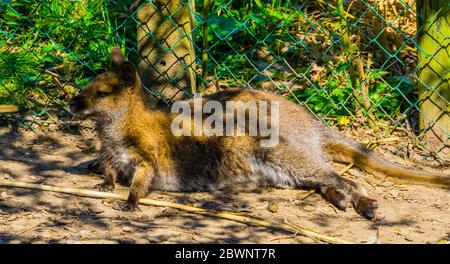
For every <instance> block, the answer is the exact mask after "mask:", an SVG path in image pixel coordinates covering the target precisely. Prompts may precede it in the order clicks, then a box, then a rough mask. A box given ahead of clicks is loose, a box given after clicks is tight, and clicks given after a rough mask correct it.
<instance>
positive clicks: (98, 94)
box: [97, 91, 109, 97]
mask: <svg viewBox="0 0 450 264" xmlns="http://www.w3.org/2000/svg"><path fill="white" fill-rule="evenodd" d="M108 95H109V93H105V92H101V91H97V97H106V96H108Z"/></svg>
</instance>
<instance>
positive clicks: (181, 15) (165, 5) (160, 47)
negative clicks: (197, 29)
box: [136, 0, 196, 101]
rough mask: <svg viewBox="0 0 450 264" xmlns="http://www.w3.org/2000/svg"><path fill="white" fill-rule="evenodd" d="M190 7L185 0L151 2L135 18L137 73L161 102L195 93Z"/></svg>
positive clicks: (140, 9)
mask: <svg viewBox="0 0 450 264" xmlns="http://www.w3.org/2000/svg"><path fill="white" fill-rule="evenodd" d="M189 1H194V0H189ZM192 7H193V5H191V4H190V2H189V3H188V0H185V1H182V0H153V1H147V2H146V3H145V4H143V5H142V6H141V7H140V8H139V10H138V11H137V14H136V17H137V19H138V20H139V22H138V25H137V47H138V53H139V56H140V58H139V62H138V71H139V74H140V75H141V77H142V82H143V84H144V86H145V87H146V88H147V89H149V90H151V91H152V92H153V93H156V94H160V95H161V97H162V98H163V99H164V100H165V101H173V100H177V99H180V98H182V97H184V96H185V95H186V93H193V92H196V80H195V72H194V69H193V67H194V65H193V62H194V60H195V53H194V45H193V43H192V41H191V39H192V28H193V23H194V21H193V20H192V16H191V12H190V8H192Z"/></svg>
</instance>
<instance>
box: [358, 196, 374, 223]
mask: <svg viewBox="0 0 450 264" xmlns="http://www.w3.org/2000/svg"><path fill="white" fill-rule="evenodd" d="M353 205H354V207H355V210H356V211H357V212H358V214H360V215H362V216H364V217H365V218H367V219H372V218H374V217H375V211H376V210H377V208H378V203H377V201H376V200H374V199H370V198H369V197H364V196H361V197H359V198H358V199H357V201H354V202H353Z"/></svg>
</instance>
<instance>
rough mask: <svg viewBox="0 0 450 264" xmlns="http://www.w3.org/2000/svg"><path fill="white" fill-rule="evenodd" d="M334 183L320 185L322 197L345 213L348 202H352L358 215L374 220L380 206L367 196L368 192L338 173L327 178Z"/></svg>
mask: <svg viewBox="0 0 450 264" xmlns="http://www.w3.org/2000/svg"><path fill="white" fill-rule="evenodd" d="M326 177H328V178H330V180H331V181H332V182H333V183H331V184H325V185H323V184H322V185H320V187H319V189H320V191H321V193H322V195H323V196H324V197H325V198H326V199H327V200H328V201H330V202H331V203H332V204H333V205H335V206H336V207H338V208H339V209H341V210H344V211H345V208H346V207H347V205H348V201H351V202H352V204H353V207H354V208H355V210H356V212H358V214H360V215H362V216H364V217H365V218H368V219H372V218H373V217H374V216H375V211H376V209H377V208H378V204H377V202H376V201H375V200H374V199H371V198H369V197H368V196H367V192H366V190H365V189H364V188H363V187H361V186H358V185H357V184H356V183H355V182H353V181H351V180H348V179H345V178H342V177H341V176H340V175H338V174H337V173H336V172H334V171H333V172H331V173H330V174H328V176H326Z"/></svg>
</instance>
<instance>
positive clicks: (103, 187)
mask: <svg viewBox="0 0 450 264" xmlns="http://www.w3.org/2000/svg"><path fill="white" fill-rule="evenodd" d="M94 188H95V189H97V190H99V191H101V192H114V188H115V186H114V185H113V184H110V183H107V182H102V183H99V184H97V185H95V186H94Z"/></svg>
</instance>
